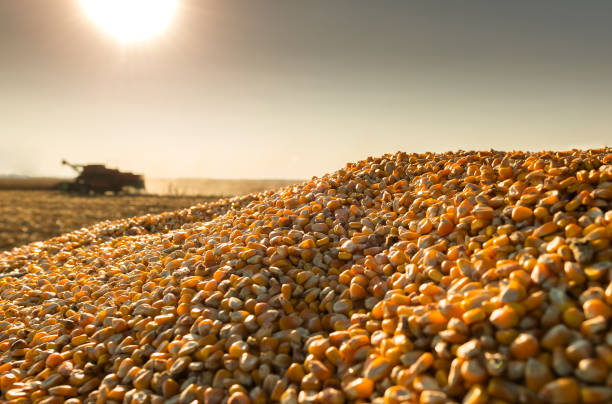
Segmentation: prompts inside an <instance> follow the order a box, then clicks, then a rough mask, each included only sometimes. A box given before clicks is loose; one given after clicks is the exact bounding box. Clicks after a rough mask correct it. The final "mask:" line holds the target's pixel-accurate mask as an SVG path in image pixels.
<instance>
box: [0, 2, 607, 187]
mask: <svg viewBox="0 0 612 404" xmlns="http://www.w3.org/2000/svg"><path fill="white" fill-rule="evenodd" d="M143 12H146V11H143ZM610 21H612V2H610V1H596V0H592V1H588V2H577V1H565V0H563V1H559V0H556V1H537V2H533V1H491V0H487V1H459V0H458V1H452V2H448V1H435V0H434V1H405V0H396V1H391V0H388V1H386V0H380V1H361V0H346V1H345V0H325V1H322V0H309V1H304V0H282V1H280V0H279V1H264V0H261V1H253V0H242V1H238V0H182V1H180V3H179V6H178V9H177V10H176V12H175V14H174V16H173V19H172V21H171V23H170V25H169V26H168V27H167V29H166V30H165V31H164V32H163V33H162V34H161V35H159V36H157V37H155V38H152V39H150V40H148V41H142V42H139V43H136V44H125V43H122V42H121V41H118V40H116V39H115V38H113V37H111V36H109V35H108V34H106V33H105V32H104V31H103V30H102V29H100V27H99V26H97V25H96V24H94V23H93V22H92V21H91V19H89V18H87V17H86V16H85V13H84V11H83V8H82V7H81V4H80V3H79V1H78V0H53V1H49V0H3V1H0V174H9V173H12V174H23V175H32V176H71V175H73V173H72V172H71V171H70V169H69V168H67V167H65V166H61V165H60V162H61V159H62V158H66V159H68V160H70V161H72V162H76V163H95V162H100V163H105V164H108V165H110V166H112V167H118V168H120V169H122V170H131V171H135V172H139V173H144V174H145V175H146V176H149V177H166V178H172V177H210V178H291V179H294V178H295V179H299V178H303V179H306V178H311V177H312V176H321V175H323V174H325V173H327V172H332V171H335V170H337V169H339V168H341V167H343V166H344V164H345V163H347V162H349V161H357V160H360V159H363V158H366V157H367V156H379V155H382V154H384V153H395V152H396V151H405V152H425V151H434V152H443V151H448V150H457V149H463V150H471V149H476V150H489V149H491V148H493V149H498V150H567V149H571V148H589V147H601V146H604V145H611V144H612V142H611V139H612V135H611V129H612V23H610Z"/></svg>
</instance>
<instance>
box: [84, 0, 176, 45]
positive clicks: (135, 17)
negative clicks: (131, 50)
mask: <svg viewBox="0 0 612 404" xmlns="http://www.w3.org/2000/svg"><path fill="white" fill-rule="evenodd" d="M80 1H81V4H82V6H83V9H84V10H85V13H86V14H87V16H88V17H89V18H90V19H91V20H92V21H94V22H95V23H96V24H97V25H98V26H100V27H101V28H102V29H103V30H104V31H106V32H107V33H108V34H109V35H111V36H113V37H115V38H117V39H118V40H120V41H121V42H124V43H126V42H137V41H144V40H147V39H150V38H152V37H155V36H157V35H159V34H160V33H162V32H163V31H164V30H165V29H166V27H167V26H168V25H169V24H170V21H171V20H172V16H173V15H174V12H175V10H176V8H177V3H178V1H177V0H80Z"/></svg>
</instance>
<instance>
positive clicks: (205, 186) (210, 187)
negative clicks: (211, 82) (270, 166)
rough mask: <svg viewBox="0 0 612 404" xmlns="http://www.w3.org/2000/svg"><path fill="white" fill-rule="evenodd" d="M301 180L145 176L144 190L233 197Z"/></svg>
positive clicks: (42, 186) (5, 186)
mask: <svg viewBox="0 0 612 404" xmlns="http://www.w3.org/2000/svg"><path fill="white" fill-rule="evenodd" d="M71 180H72V179H70V178H51V177H49V178H43V177H32V178H9V177H0V190H26V189H29V190H46V189H53V188H54V187H55V186H56V185H57V184H59V183H60V182H63V181H71ZM299 182H302V180H223V179H210V178H151V179H149V178H145V184H146V193H147V194H153V195H174V196H176V195H217V196H236V195H245V194H250V193H252V192H260V191H265V190H268V189H276V188H281V187H286V186H288V185H292V184H296V183H299Z"/></svg>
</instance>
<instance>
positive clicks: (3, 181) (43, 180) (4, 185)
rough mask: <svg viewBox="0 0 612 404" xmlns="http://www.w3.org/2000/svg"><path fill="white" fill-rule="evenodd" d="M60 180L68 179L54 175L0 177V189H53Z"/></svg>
mask: <svg viewBox="0 0 612 404" xmlns="http://www.w3.org/2000/svg"><path fill="white" fill-rule="evenodd" d="M62 181H68V180H67V179H66V178H54V177H31V178H12V177H0V189H53V188H55V187H56V186H57V184H59V183H60V182H62Z"/></svg>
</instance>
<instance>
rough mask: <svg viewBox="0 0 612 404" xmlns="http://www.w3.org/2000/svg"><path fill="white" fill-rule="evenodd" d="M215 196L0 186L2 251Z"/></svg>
mask: <svg viewBox="0 0 612 404" xmlns="http://www.w3.org/2000/svg"><path fill="white" fill-rule="evenodd" d="M214 199H216V197H212V196H211V197H202V196H197V197H196V196H156V195H120V196H110V195H109V196H96V197H85V196H75V195H69V194H67V193H64V192H61V191H35V190H28V191H23V190H13V191H6V190H0V251H3V250H7V249H9V248H11V247H15V246H18V245H22V244H26V243H30V242H33V241H40V240H46V239H49V238H51V237H54V236H57V235H60V234H63V233H66V232H69V231H72V230H76V229H80V228H81V227H85V226H89V225H92V224H94V223H97V222H100V221H103V220H108V219H110V220H113V219H120V218H124V217H131V216H141V215H145V214H147V213H160V212H165V211H171V210H176V209H181V208H188V207H190V206H193V205H196V204H198V203H202V202H207V201H210V200H214Z"/></svg>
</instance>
